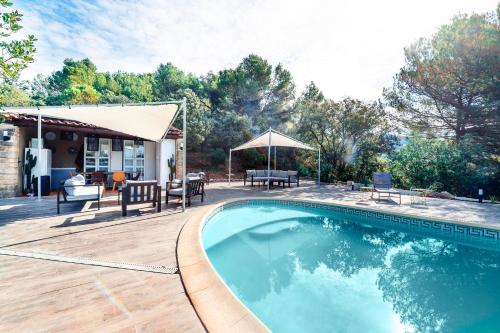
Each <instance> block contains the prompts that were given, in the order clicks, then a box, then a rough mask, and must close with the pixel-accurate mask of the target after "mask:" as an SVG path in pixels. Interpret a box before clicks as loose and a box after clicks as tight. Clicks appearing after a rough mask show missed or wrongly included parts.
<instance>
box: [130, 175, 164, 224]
mask: <svg viewBox="0 0 500 333" xmlns="http://www.w3.org/2000/svg"><path fill="white" fill-rule="evenodd" d="M149 202H151V203H152V204H153V207H156V210H157V212H161V186H158V182H157V181H156V180H146V181H136V180H128V181H127V182H126V183H125V185H123V187H122V216H127V210H128V206H130V205H135V204H144V203H149Z"/></svg>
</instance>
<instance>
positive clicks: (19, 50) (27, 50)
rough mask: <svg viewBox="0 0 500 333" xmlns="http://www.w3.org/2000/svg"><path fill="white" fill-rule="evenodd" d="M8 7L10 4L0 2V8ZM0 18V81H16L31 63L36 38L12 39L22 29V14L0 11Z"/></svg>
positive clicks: (8, 2) (14, 11)
mask: <svg viewBox="0 0 500 333" xmlns="http://www.w3.org/2000/svg"><path fill="white" fill-rule="evenodd" d="M10 6H12V2H10V1H8V0H0V7H3V8H7V7H10ZM0 16H1V21H0V49H1V54H0V80H1V81H5V80H9V79H16V78H17V77H18V76H19V73H20V72H21V71H22V70H23V69H25V68H26V67H27V66H28V64H29V63H31V62H33V60H34V59H33V55H34V54H35V51H36V49H35V41H36V38H35V36H33V35H28V36H27V37H26V38H24V39H20V40H17V39H12V35H13V34H14V33H16V32H18V31H19V30H21V28H22V26H21V24H20V22H21V19H22V17H23V14H21V13H19V11H17V10H13V11H10V12H4V11H2V12H0Z"/></svg>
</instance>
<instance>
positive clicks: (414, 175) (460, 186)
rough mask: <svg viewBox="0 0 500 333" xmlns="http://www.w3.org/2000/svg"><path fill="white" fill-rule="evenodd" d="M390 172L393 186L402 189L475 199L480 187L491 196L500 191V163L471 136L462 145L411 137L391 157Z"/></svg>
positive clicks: (462, 141)
mask: <svg viewBox="0 0 500 333" xmlns="http://www.w3.org/2000/svg"><path fill="white" fill-rule="evenodd" d="M389 170H390V171H391V173H392V175H393V179H394V184H395V185H396V186H399V187H402V188H411V187H420V188H432V189H433V190H436V191H448V192H450V193H453V194H455V195H459V196H472V197H475V196H477V192H478V188H479V187H482V188H484V189H485V193H487V194H489V195H496V194H498V191H499V188H500V186H499V185H500V184H499V177H498V176H499V163H498V162H497V161H494V160H492V159H491V157H490V155H488V154H487V153H486V150H485V149H484V147H483V146H482V145H480V144H479V143H477V142H475V141H474V140H472V139H471V138H469V137H466V138H463V139H462V140H461V141H460V142H459V143H455V142H453V141H448V140H442V139H426V138H424V137H421V136H415V137H412V138H410V140H409V142H408V143H407V144H406V145H405V146H403V147H402V148H401V149H399V150H398V151H396V152H395V153H394V154H393V155H392V156H391V158H390V164H389Z"/></svg>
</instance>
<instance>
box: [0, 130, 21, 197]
mask: <svg viewBox="0 0 500 333" xmlns="http://www.w3.org/2000/svg"><path fill="white" fill-rule="evenodd" d="M7 129H11V130H12V129H13V130H14V134H13V136H12V137H11V140H9V141H8V142H7V141H4V140H3V131H4V130H7ZM0 134H1V135H0V198H7V197H13V196H15V195H17V194H19V192H20V186H19V183H18V178H19V169H20V168H19V162H18V161H19V128H18V127H16V126H13V125H10V124H0Z"/></svg>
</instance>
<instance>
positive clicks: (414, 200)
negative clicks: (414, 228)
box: [410, 188, 430, 206]
mask: <svg viewBox="0 0 500 333" xmlns="http://www.w3.org/2000/svg"><path fill="white" fill-rule="evenodd" d="M410 191H412V192H417V193H418V194H412V195H411V196H410V201H411V204H412V205H425V206H427V194H428V193H429V192H430V191H429V190H428V189H426V188H411V189H410Z"/></svg>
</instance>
